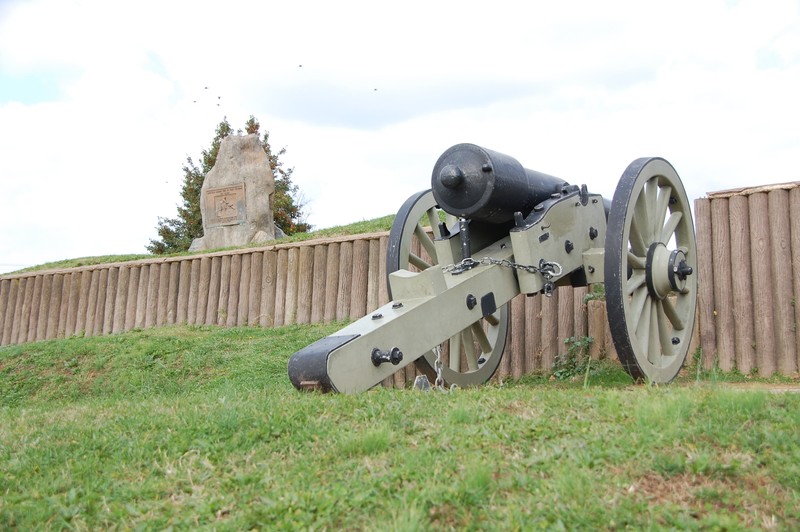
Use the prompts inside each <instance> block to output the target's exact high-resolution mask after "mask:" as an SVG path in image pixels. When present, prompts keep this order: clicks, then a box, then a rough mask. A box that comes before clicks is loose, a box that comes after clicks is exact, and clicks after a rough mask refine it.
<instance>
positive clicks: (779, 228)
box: [0, 183, 800, 386]
mask: <svg viewBox="0 0 800 532" xmlns="http://www.w3.org/2000/svg"><path fill="white" fill-rule="evenodd" d="M695 211H696V213H695V218H696V219H695V226H696V232H697V241H698V260H699V270H700V271H699V272H698V273H699V275H700V290H699V302H698V320H697V323H696V325H695V338H694V341H693V343H694V345H693V346H692V347H691V348H690V353H693V352H694V350H695V347H696V346H698V345H699V346H701V347H702V352H703V362H704V364H705V365H706V366H707V367H711V365H713V364H714V363H717V364H718V365H719V367H720V369H722V370H724V371H729V370H732V369H738V370H740V371H742V372H743V373H749V372H752V371H754V370H758V372H759V373H760V374H762V375H763V374H767V375H768V374H772V373H774V372H776V371H778V372H781V373H787V374H788V373H793V372H796V371H797V367H798V365H797V354H798V352H800V349H798V343H800V334H798V327H797V320H800V312H798V313H795V311H794V302H795V297H797V296H800V183H792V184H787V185H777V186H774V187H766V188H759V189H747V190H738V191H731V192H726V193H716V194H710V195H709V197H708V198H702V199H698V200H696V202H695ZM387 242H388V233H385V232H384V233H374V234H368V235H358V236H352V237H338V238H328V239H322V240H312V241H306V242H300V243H292V244H277V245H273V246H267V247H263V248H248V249H240V250H234V251H225V252H217V253H210V254H205V255H195V256H184V257H171V258H165V259H145V260H139V261H132V262H125V263H114V264H102V265H96V266H86V267H80V268H71V269H65V270H49V271H40V272H31V273H23V274H14V275H4V276H0V345H11V344H21V343H25V342H32V341H39V340H47V339H53V338H65V337H69V336H73V335H85V336H96V335H104V334H114V333H119V332H123V331H128V330H131V329H134V328H145V327H155V326H163V325H172V324H192V325H221V326H229V327H233V326H244V325H249V326H261V327H276V326H281V325H289V324H296V323H297V324H303V323H321V322H330V321H337V320H346V319H358V318H360V317H362V316H364V315H366V314H367V312H369V311H371V310H373V309H375V308H377V307H379V306H381V305H383V304H385V303H387V302H388V294H387V290H386V281H385V280H386V266H385V264H386V249H387ZM420 253H421V254H423V255H424V250H423V251H420ZM587 293H588V291H587V289H586V288H575V289H573V288H568V287H567V288H559V289H558V290H557V291H556V292H555V293H554V294H553V297H543V296H537V297H525V296H523V295H520V296H518V297H516V298H515V299H514V300H512V301H511V303H510V305H511V317H510V324H509V325H510V333H509V340H508V343H507V345H506V354H505V356H504V357H503V361H502V362H501V366H500V369H499V372H498V374H499V376H500V377H506V376H514V377H518V376H521V375H524V374H526V373H531V372H534V371H542V370H544V371H546V370H548V369H550V368H552V366H553V363H554V361H555V357H556V356H558V355H560V354H563V353H565V352H566V351H567V349H568V345H567V344H566V343H565V341H564V340H566V339H568V338H582V337H586V336H589V337H592V338H593V342H592V343H591V345H590V352H591V355H592V356H593V357H594V358H600V357H604V356H606V357H612V358H613V357H615V356H616V355H615V353H614V348H613V344H612V342H611V339H610V335H609V332H608V325H607V320H606V316H605V305H604V302H602V301H588V302H587V301H586V300H585V299H586V297H585V296H586V294H587ZM734 324H735V325H734ZM413 376H414V369H413V366H411V367H408V368H406V370H405V371H400V372H398V373H397V374H395V376H394V378H393V383H394V384H395V385H397V386H402V385H404V384H405V383H406V382H407V381H408V380H409V379H411V378H413ZM386 384H390V383H388V382H387V383H386Z"/></svg>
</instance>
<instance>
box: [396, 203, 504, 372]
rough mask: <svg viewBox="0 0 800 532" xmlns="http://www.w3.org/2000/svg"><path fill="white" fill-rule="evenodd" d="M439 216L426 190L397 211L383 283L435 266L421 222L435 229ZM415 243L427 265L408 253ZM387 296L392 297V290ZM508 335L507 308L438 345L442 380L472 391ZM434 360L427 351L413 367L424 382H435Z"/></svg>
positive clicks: (497, 356)
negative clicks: (397, 275) (426, 379)
mask: <svg viewBox="0 0 800 532" xmlns="http://www.w3.org/2000/svg"><path fill="white" fill-rule="evenodd" d="M439 212H441V211H440V209H439V208H438V206H437V205H436V200H435V199H434V198H433V192H432V191H430V190H424V191H422V192H418V193H416V194H414V195H413V196H411V197H410V198H408V199H407V200H406V202H405V203H403V206H402V207H400V210H399V211H398V213H397V216H396V217H395V220H394V223H393V224H392V230H391V232H390V233H389V248H388V250H387V254H386V274H387V279H386V281H387V283H388V281H389V279H388V275H389V274H390V273H392V272H396V271H398V270H409V271H422V270H425V269H427V268H433V267H436V266H437V265H438V263H439V261H438V259H437V257H436V249H435V247H434V244H433V239H432V238H431V236H430V235H429V234H428V233H427V231H426V229H425V227H424V226H423V224H422V223H421V221H422V220H425V219H426V218H427V222H428V224H429V225H430V226H431V227H433V228H436V227H438V225H439ZM426 225H427V224H426ZM415 241H419V245H420V249H424V250H425V252H426V253H427V255H428V256H429V257H430V262H429V261H428V260H426V259H424V258H422V257H420V256H419V255H417V254H415V253H414V252H413V250H414V249H415V247H416V246H414V242H415ZM389 294H390V297H391V286H390V287H389ZM490 321H491V323H490ZM507 331H508V308H507V305H503V306H502V307H501V308H499V309H498V310H497V312H496V313H495V314H493V315H491V316H489V319H488V320H487V319H484V318H482V319H480V320H478V321H477V322H475V323H473V324H471V325H470V326H469V327H467V328H466V329H464V330H463V331H461V332H460V333H459V334H457V335H455V336H453V337H452V338H450V339H449V340H447V341H446V342H445V343H444V345H442V361H443V368H442V378H443V379H444V381H445V382H446V383H447V384H451V385H452V384H455V385H458V386H477V385H480V384H483V383H485V382H486V381H488V380H489V379H490V378H491V377H492V375H494V372H495V371H496V370H497V367H498V365H499V364H500V358H501V357H502V356H503V349H505V345H506V333H507ZM409 334H413V333H411V332H409ZM455 352H458V353H459V356H458V357H453V353H455ZM435 360H436V356H435V354H434V352H433V351H428V352H427V353H425V354H424V355H422V356H421V357H420V358H419V359H418V360H417V361H416V362H415V364H416V366H417V369H419V370H420V371H421V372H422V373H424V374H426V375H427V376H428V377H429V378H435V375H436V372H435V370H434V363H435Z"/></svg>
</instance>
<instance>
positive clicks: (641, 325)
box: [635, 290, 652, 353]
mask: <svg viewBox="0 0 800 532" xmlns="http://www.w3.org/2000/svg"><path fill="white" fill-rule="evenodd" d="M643 292H644V293H645V296H644V297H643V300H642V311H641V313H640V314H639V321H638V322H637V323H636V329H635V330H636V340H637V341H638V343H639V349H641V350H642V351H643V352H645V353H647V352H649V347H650V324H651V322H650V313H651V311H652V306H651V305H649V303H650V298H649V297H647V295H646V294H647V290H643Z"/></svg>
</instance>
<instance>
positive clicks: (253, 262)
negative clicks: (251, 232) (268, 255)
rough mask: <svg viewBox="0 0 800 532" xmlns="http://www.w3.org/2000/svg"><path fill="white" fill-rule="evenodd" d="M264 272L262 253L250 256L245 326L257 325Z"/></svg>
mask: <svg viewBox="0 0 800 532" xmlns="http://www.w3.org/2000/svg"><path fill="white" fill-rule="evenodd" d="M263 272H264V253H262V252H260V251H257V252H255V253H252V254H251V255H250V287H249V288H248V290H249V292H248V294H247V304H248V305H247V324H248V325H250V326H255V325H258V322H259V319H260V313H261V283H262V276H263Z"/></svg>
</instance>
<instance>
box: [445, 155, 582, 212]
mask: <svg viewBox="0 0 800 532" xmlns="http://www.w3.org/2000/svg"><path fill="white" fill-rule="evenodd" d="M565 185H567V183H566V182H565V181H564V180H563V179H560V178H558V177H554V176H551V175H547V174H543V173H541V172H536V171H535V170H528V169H527V168H523V167H522V165H521V164H520V163H519V162H518V161H517V160H516V159H514V158H513V157H511V156H509V155H505V154H502V153H499V152H496V151H493V150H489V149H487V148H482V147H480V146H476V145H475V144H456V145H455V146H453V147H451V148H449V149H448V150H447V151H445V152H444V153H443V154H442V155H441V156H440V157H439V160H438V161H436V165H435V166H434V167H433V175H432V176H431V188H433V196H434V198H435V199H436V202H437V203H438V204H439V207H441V208H442V209H444V210H445V211H446V212H448V213H450V214H452V215H454V216H459V217H464V218H470V219H473V220H480V221H483V222H489V223H498V224H499V223H505V222H508V221H510V220H513V219H514V213H515V212H518V211H519V212H521V213H522V215H523V216H527V215H528V214H529V213H530V212H531V211H532V210H533V208H534V207H535V206H536V205H538V204H539V203H541V202H542V201H544V200H546V199H547V198H549V197H550V195H551V194H554V193H556V192H559V191H560V190H561V188H562V187H563V186H565Z"/></svg>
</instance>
